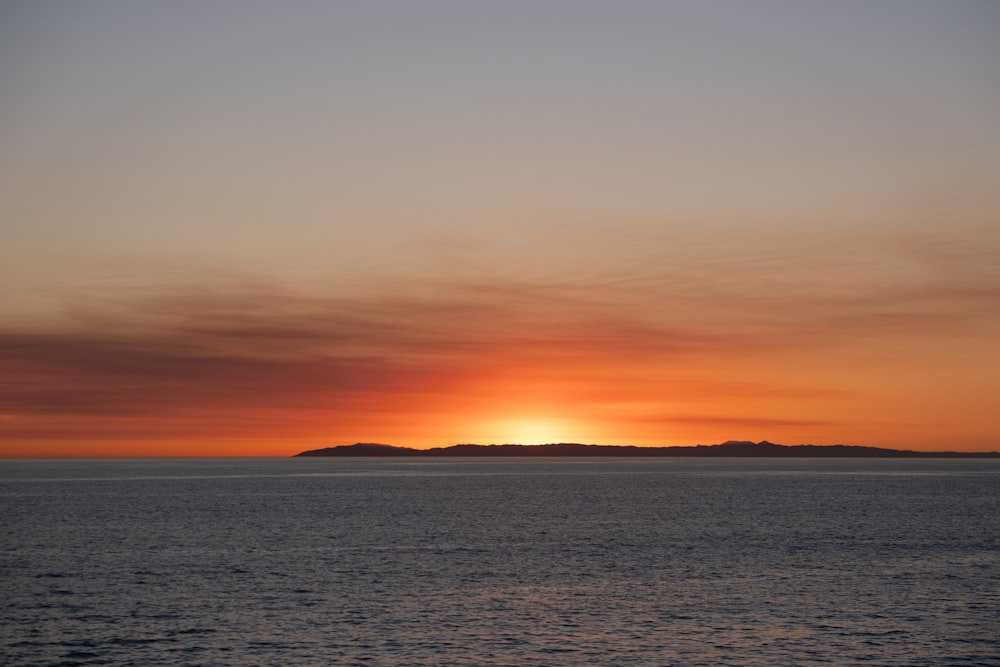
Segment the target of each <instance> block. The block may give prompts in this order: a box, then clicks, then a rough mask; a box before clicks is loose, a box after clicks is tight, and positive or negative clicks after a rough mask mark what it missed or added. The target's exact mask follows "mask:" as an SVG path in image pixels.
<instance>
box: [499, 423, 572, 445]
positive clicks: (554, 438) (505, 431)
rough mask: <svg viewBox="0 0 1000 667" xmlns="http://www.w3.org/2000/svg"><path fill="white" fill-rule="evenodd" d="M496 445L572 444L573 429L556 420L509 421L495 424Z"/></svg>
mask: <svg viewBox="0 0 1000 667" xmlns="http://www.w3.org/2000/svg"><path fill="white" fill-rule="evenodd" d="M496 433H497V437H496V441H497V443H511V444H519V445H544V444H548V443H554V442H573V433H574V431H573V429H572V427H571V426H570V425H569V424H567V423H566V422H564V421H561V420H558V419H511V420H505V421H502V422H500V423H499V424H497V429H496Z"/></svg>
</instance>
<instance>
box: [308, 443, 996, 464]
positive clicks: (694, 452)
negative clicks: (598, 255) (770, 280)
mask: <svg viewBox="0 0 1000 667" xmlns="http://www.w3.org/2000/svg"><path fill="white" fill-rule="evenodd" d="M295 456H419V457H423V458H434V457H453V456H466V457H503V456H506V457H511V456H528V457H541V456H561V457H568V456H589V457H594V456H605V457H614V456H617V457H624V456H649V457H663V456H683V457H768V456H771V457H785V458H788V457H799V458H806V457H814V458H909V459H969V458H1000V453H998V452H915V451H912V450H909V449H885V448H882V447H866V446H864V445H776V444H774V443H773V442H768V441H767V440H762V441H761V442H749V441H744V440H727V441H726V442H723V443H722V444H719V445H696V446H694V447H680V446H672V447H635V446H632V445H625V446H618V445H582V444H578V443H575V442H560V443H550V444H547V445H510V444H508V445H472V444H462V445H452V446H451V447H435V448H433V449H411V448H409V447H394V446H393V445H382V444H378V443H373V442H359V443H356V444H353V445H340V446H337V447H326V448H324V449H312V450H309V451H305V452H301V453H299V454H296V455H295Z"/></svg>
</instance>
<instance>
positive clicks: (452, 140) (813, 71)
mask: <svg viewBox="0 0 1000 667" xmlns="http://www.w3.org/2000/svg"><path fill="white" fill-rule="evenodd" d="M0 91H2V94H0V350H2V352H0V456H6V457H59V456H64V457H66V456H69V457H77V456H79V457H91V456H97V457H102V456H191V455H197V456H242V455H266V456H285V455H290V454H294V453H297V452H299V451H302V450H304V449H314V448H317V447H324V446H332V445H337V444H349V443H353V442H358V441H363V442H384V443H389V444H394V445H401V446H411V447H419V448H425V447H433V446H446V445H450V444H455V443H469V442H475V443H481V444H488V443H505V442H518V443H523V444H538V443H544V442H584V443H600V444H619V445H645V446H656V445H694V444H699V443H704V444H710V443H717V442H722V441H725V440H730V439H737V440H754V441H758V440H763V439H767V440H770V441H772V442H779V443H784V444H799V443H815V444H835V443H844V444H863V445H871V446H879V447H891V448H898V449H917V450H960V451H992V450H1000V417H998V411H997V407H996V406H997V405H998V399H1000V343H998V341H1000V123H998V122H997V119H1000V4H998V3H996V2H992V1H989V0H984V1H970V0H952V1H950V2H939V1H923V0H881V1H878V2H874V1H873V2H862V1H860V0H845V1H837V2H833V1H831V2H799V1H792V0H788V1H778V0H774V1H763V0H744V1H735V0H732V1H713V0H708V1H699V2H684V1H678V2H669V1H657V2H646V1H640V0H617V1H615V2H594V1H590V0H542V1H534V2H526V1H521V0H504V1H502V2H501V1H484V2H459V1H442V0H419V1H413V0H407V1H400V2H384V1H380V0H372V1H364V2H362V1H356V2H346V1H345V2H333V1H330V2H326V1H324V2H319V1H317V2H307V1H301V0H290V1H285V2H280V3H278V2H256V1H253V0H248V1H238V2H237V1H229V0H218V1H215V2H210V3H206V2H197V1H193V0H171V1H169V2H168V1H157V0H149V1H143V2H134V1H132V0H128V1H126V0H121V1H109V0H89V1H88V2H76V1H71V0H64V1H52V0H33V1H32V2H12V1H4V2H0Z"/></svg>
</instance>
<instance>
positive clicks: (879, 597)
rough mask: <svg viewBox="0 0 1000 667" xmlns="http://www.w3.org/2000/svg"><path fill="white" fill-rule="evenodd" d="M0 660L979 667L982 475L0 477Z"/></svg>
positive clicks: (939, 463)
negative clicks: (920, 666) (969, 666)
mask: <svg viewBox="0 0 1000 667" xmlns="http://www.w3.org/2000/svg"><path fill="white" fill-rule="evenodd" d="M0 498H2V500H0V510H2V519H0V535H2V540H0V662H2V664H4V665H7V666H10V667H20V666H24V667H27V666H29V665H30V666H57V665H58V666H64V667H68V666H70V665H73V666H77V665H80V666H82V665H136V666H140V665H141V666H143V667H150V666H156V665H171V666H175V665H205V666H220V667H222V666H227V665H254V666H257V665H281V666H287V667H291V666H306V665H309V666H312V665H368V666H373V665H377V666H382V665H384V666H392V667H401V666H407V665H413V666H418V665H421V666H435V667H439V666H452V665H454V666H462V665H470V666H471V665H510V666H525V665H623V666H624V665H637V666H642V667H655V666H668V665H677V666H695V665H711V666H712V667H719V666H725V665H733V666H736V665H838V666H839V665H907V666H914V665H934V666H939V665H1000V462H998V461H989V460H882V459H865V460H861V459H833V460H831V459H802V460H791V459H699V460H692V459H674V458H668V459H571V458H568V459H447V460H422V459H421V460H413V459H322V458H319V459H317V458H313V459H302V458H298V459H293V458H289V459H158V460H149V459H131V460H74V461H67V460H51V461H10V460H9V461H2V462H0Z"/></svg>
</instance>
